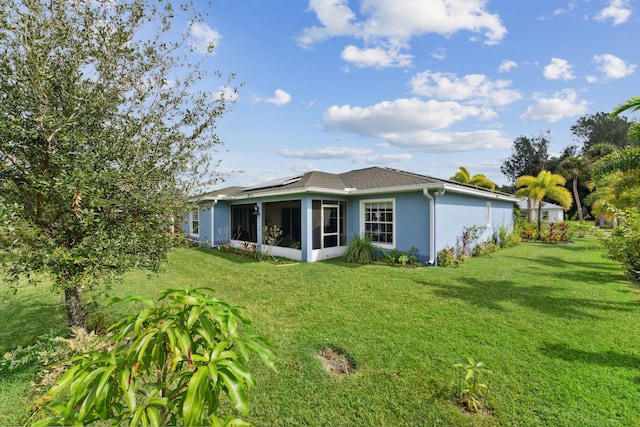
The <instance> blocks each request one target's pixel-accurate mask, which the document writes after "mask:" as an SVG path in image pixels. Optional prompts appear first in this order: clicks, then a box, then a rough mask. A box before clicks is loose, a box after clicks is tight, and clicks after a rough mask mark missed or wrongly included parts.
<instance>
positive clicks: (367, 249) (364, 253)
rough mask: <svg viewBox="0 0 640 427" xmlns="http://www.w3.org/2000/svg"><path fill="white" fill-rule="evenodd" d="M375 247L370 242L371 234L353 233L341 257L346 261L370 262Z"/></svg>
mask: <svg viewBox="0 0 640 427" xmlns="http://www.w3.org/2000/svg"><path fill="white" fill-rule="evenodd" d="M374 252H375V248H374V247H373V244H372V243H371V236H369V235H368V234H365V235H364V236H360V235H357V234H354V235H353V237H352V238H351V242H349V247H347V250H346V252H345V253H344V255H343V259H344V260H345V261H346V262H351V263H356V264H370V263H371V261H372V260H373V255H374Z"/></svg>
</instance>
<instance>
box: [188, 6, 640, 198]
mask: <svg viewBox="0 0 640 427" xmlns="http://www.w3.org/2000/svg"><path fill="white" fill-rule="evenodd" d="M636 8H637V5H636V2H635V1H631V0H575V1H539V0H519V1H513V0H499V1H483V0H446V1H445V0H362V1H351V0H349V1H348V0H310V1H294V0H217V1H215V0H214V1H213V4H212V6H211V7H210V8H209V9H208V13H209V16H208V17H207V19H206V22H205V23H204V24H203V25H200V26H198V27H196V28H193V30H192V41H193V43H198V42H202V41H207V40H208V41H213V42H214V44H215V48H214V50H213V53H212V54H211V55H210V57H209V58H207V60H206V62H205V64H206V65H207V66H208V67H212V68H214V69H217V70H220V71H221V72H222V73H223V74H228V73H236V75H237V78H236V83H242V87H241V88H240V92H239V96H238V98H237V102H236V103H235V104H234V105H233V106H232V108H231V110H230V111H228V112H226V113H225V115H224V116H223V117H222V118H221V119H220V120H219V121H218V124H217V125H218V135H219V136H220V138H221V139H222V140H223V141H224V143H225V145H224V147H223V149H222V151H221V152H220V158H221V160H222V163H221V168H220V171H221V172H224V173H228V175H227V177H226V180H225V182H223V183H219V184H218V185H217V186H216V187H217V188H221V187H226V186H229V185H242V186H246V185H252V184H256V183H259V182H263V181H267V180H271V179H275V178H281V177H286V176H290V175H295V174H298V173H301V172H307V171H311V170H321V171H325V172H333V173H340V172H346V171H348V170H352V169H359V168H365V167H370V166H388V167H393V168H397V169H402V170H407V171H412V172H416V173H421V174H426V175H431V176H435V177H439V178H449V177H450V176H452V175H453V174H454V173H455V172H456V170H457V169H458V167H459V166H465V167H467V168H468V169H469V170H470V172H471V173H472V174H476V173H483V174H485V175H487V176H488V177H489V178H490V179H492V180H494V181H495V182H496V183H498V184H507V180H506V178H505V177H504V176H503V175H502V174H501V173H500V165H501V164H502V163H503V162H504V160H505V159H506V158H507V157H508V156H509V155H510V154H511V146H512V144H513V140H514V139H516V138H517V137H518V136H521V135H524V136H528V137H532V136H533V137H534V136H537V135H539V134H540V133H541V132H546V131H547V130H549V131H550V132H551V151H552V152H553V153H557V152H560V151H561V150H562V148H564V147H566V146H567V145H569V144H572V143H575V141H574V140H573V136H572V134H571V131H570V127H571V125H573V124H575V123H576V121H577V119H578V118H579V117H581V116H583V115H586V114H595V113H597V112H600V111H605V112H609V111H611V109H612V108H613V107H615V106H616V105H618V104H621V103H623V102H624V101H626V100H627V99H628V98H630V97H632V96H636V95H640V93H638V90H640V81H639V73H640V70H639V69H638V65H639V64H640V56H639V51H638V47H637V40H638V36H640V31H638V28H639V21H640V19H639V16H640V15H639V14H638V11H637V10H636ZM209 83H210V84H211V88H210V89H211V91H212V92H215V91H217V90H219V85H220V84H221V82H220V81H216V80H212V81H211V82H209ZM237 170H242V171H244V173H236V172H234V171H237Z"/></svg>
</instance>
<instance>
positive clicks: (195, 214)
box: [189, 210, 200, 237]
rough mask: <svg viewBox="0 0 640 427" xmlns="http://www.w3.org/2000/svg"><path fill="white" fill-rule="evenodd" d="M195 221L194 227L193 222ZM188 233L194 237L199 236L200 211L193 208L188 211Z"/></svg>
mask: <svg viewBox="0 0 640 427" xmlns="http://www.w3.org/2000/svg"><path fill="white" fill-rule="evenodd" d="M194 222H195V223H197V225H196V226H195V227H194V226H193V224H194ZM189 235H190V236H194V237H199V236H200V211H199V210H195V211H191V212H189Z"/></svg>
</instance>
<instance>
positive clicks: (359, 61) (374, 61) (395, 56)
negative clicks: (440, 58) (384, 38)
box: [341, 45, 412, 68]
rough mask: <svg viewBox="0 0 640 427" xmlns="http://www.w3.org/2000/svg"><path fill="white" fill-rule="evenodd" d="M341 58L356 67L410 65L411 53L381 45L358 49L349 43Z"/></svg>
mask: <svg viewBox="0 0 640 427" xmlns="http://www.w3.org/2000/svg"><path fill="white" fill-rule="evenodd" d="M341 56H342V59H343V60H344V61H346V62H349V63H351V64H353V65H355V66H356V67H359V68H364V67H374V68H387V67H408V66H410V65H411V59H412V56H411V55H407V54H402V53H400V51H399V49H394V50H390V49H384V48H382V47H374V48H365V49H360V48H358V47H356V46H353V45H349V46H347V47H345V48H344V50H343V51H342V54H341Z"/></svg>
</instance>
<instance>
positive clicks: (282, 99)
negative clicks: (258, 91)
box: [253, 89, 292, 107]
mask: <svg viewBox="0 0 640 427" xmlns="http://www.w3.org/2000/svg"><path fill="white" fill-rule="evenodd" d="M291 99H292V98H291V95H289V94H288V93H287V92H285V91H284V90H282V89H276V90H275V92H274V93H273V96H272V97H271V98H261V97H254V98H253V100H254V102H264V103H266V104H273V105H277V106H279V107H280V106H282V105H286V104H288V103H289V102H291Z"/></svg>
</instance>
